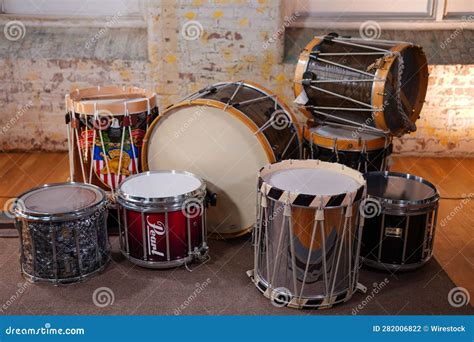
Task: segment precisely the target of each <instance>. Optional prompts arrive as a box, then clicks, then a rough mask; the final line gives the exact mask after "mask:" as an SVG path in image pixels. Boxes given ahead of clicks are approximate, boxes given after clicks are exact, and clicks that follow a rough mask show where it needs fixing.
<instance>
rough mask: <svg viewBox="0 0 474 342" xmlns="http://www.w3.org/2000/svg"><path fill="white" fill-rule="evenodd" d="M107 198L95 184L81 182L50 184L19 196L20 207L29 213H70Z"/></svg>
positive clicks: (45, 214)
mask: <svg viewBox="0 0 474 342" xmlns="http://www.w3.org/2000/svg"><path fill="white" fill-rule="evenodd" d="M104 198H105V194H104V192H103V191H101V190H100V189H98V188H97V187H95V186H92V185H88V184H80V183H61V184H50V185H45V186H43V187H40V188H36V189H33V190H31V191H29V192H27V193H25V194H23V195H21V196H20V197H19V200H20V204H19V205H18V207H17V208H18V209H19V210H20V211H21V212H22V213H24V214H27V215H34V216H36V215H40V216H47V215H57V214H68V213H73V212H77V211H80V210H84V209H87V208H90V207H93V206H96V205H97V204H99V203H100V202H102V201H103V200H104Z"/></svg>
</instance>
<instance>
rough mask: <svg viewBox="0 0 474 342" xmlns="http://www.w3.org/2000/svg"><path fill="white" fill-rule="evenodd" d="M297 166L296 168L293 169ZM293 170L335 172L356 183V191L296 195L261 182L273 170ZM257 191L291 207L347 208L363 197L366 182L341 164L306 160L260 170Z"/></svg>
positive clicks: (357, 172) (360, 174) (356, 172)
mask: <svg viewBox="0 0 474 342" xmlns="http://www.w3.org/2000/svg"><path fill="white" fill-rule="evenodd" d="M294 166H297V167H294ZM294 168H318V169H321V168H324V169H329V170H337V171H338V172H339V173H342V174H344V175H346V176H349V177H351V178H352V179H353V180H355V181H356V182H357V183H358V185H359V186H358V187H357V189H355V190H353V191H348V192H345V193H340V194H335V195H314V194H304V193H296V192H292V191H286V190H283V189H279V188H278V187H276V186H272V185H270V184H268V183H266V182H265V181H264V180H263V177H264V176H265V175H267V174H270V173H272V172H274V171H275V170H285V169H294ZM258 189H259V191H260V192H261V193H262V194H263V195H264V196H267V197H268V198H270V199H272V200H275V201H278V202H282V203H285V204H289V205H291V206H298V207H307V208H335V207H345V206H346V207H347V206H350V205H352V204H353V203H355V202H357V201H359V200H361V199H362V198H364V197H365V192H366V181H365V179H364V177H363V175H362V173H360V172H359V171H356V170H354V169H351V168H349V167H347V166H345V165H343V164H339V163H329V162H324V161H321V160H314V159H307V160H291V159H290V160H284V161H281V162H279V163H275V164H270V165H267V166H264V167H262V168H261V169H260V171H259V173H258Z"/></svg>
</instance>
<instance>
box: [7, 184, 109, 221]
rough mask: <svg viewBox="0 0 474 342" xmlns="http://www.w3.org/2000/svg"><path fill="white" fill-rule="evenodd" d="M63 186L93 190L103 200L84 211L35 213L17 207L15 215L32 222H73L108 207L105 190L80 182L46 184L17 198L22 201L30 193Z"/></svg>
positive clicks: (85, 208)
mask: <svg viewBox="0 0 474 342" xmlns="http://www.w3.org/2000/svg"><path fill="white" fill-rule="evenodd" d="M62 185H76V186H79V187H83V188H90V189H92V190H95V191H97V192H98V193H99V194H100V195H101V197H102V199H101V200H99V201H98V202H97V203H93V204H91V205H88V206H87V207H84V208H82V209H77V210H73V211H70V212H66V213H55V214H51V213H33V212H28V211H27V210H26V208H25V210H22V209H21V208H20V206H16V207H15V215H16V216H17V217H19V218H22V219H26V220H30V221H51V222H57V221H71V220H76V219H79V218H81V217H83V216H87V215H90V214H92V213H94V212H95V211H96V210H97V208H100V207H102V206H103V207H106V206H107V195H106V193H105V191H104V190H102V189H101V188H99V187H98V186H96V185H93V184H88V183H80V182H62V183H49V184H44V185H41V186H38V187H35V188H32V189H30V190H28V191H25V192H23V193H22V194H21V195H19V196H18V197H17V198H18V199H19V200H21V198H22V197H23V196H26V195H28V194H29V193H31V192H33V191H37V190H41V189H49V188H53V187H57V186H62Z"/></svg>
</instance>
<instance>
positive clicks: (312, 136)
mask: <svg viewBox="0 0 474 342" xmlns="http://www.w3.org/2000/svg"><path fill="white" fill-rule="evenodd" d="M322 126H327V125H322ZM313 127H314V125H312V124H306V126H304V127H303V138H304V139H305V141H306V142H307V143H309V144H311V143H313V144H314V145H316V146H321V147H324V148H328V149H332V148H334V146H336V147H337V149H338V151H354V152H358V151H361V150H362V147H363V143H362V142H365V144H366V147H367V151H375V150H378V149H383V148H385V147H386V145H389V144H390V141H387V138H386V137H382V136H381V137H377V138H373V139H370V140H364V139H338V138H331V137H325V136H322V135H320V134H318V133H317V132H316V131H311V128H313ZM318 127H321V126H318ZM389 140H390V139H389ZM387 142H388V143H387Z"/></svg>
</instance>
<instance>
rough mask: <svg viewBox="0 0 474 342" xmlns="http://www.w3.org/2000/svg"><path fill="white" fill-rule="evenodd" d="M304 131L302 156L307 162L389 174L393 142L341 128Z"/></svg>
mask: <svg viewBox="0 0 474 342" xmlns="http://www.w3.org/2000/svg"><path fill="white" fill-rule="evenodd" d="M312 125H313V124H312V123H311V122H310V121H308V123H307V125H306V126H305V127H304V130H303V132H304V133H303V137H304V143H303V147H304V148H303V153H304V157H305V158H307V159H320V160H323V161H328V162H332V163H341V164H344V165H347V166H349V167H351V168H353V169H355V170H358V171H360V172H371V171H387V170H388V166H389V165H388V164H389V163H388V158H389V156H390V155H391V153H392V142H391V138H390V137H389V136H386V135H380V134H377V133H372V132H367V131H358V130H357V129H354V128H352V129H349V128H347V127H342V126H332V125H320V126H316V127H312Z"/></svg>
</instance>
